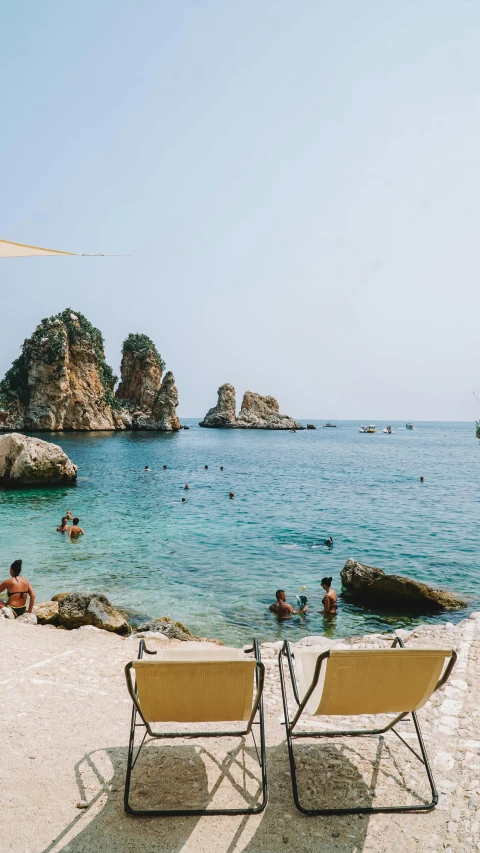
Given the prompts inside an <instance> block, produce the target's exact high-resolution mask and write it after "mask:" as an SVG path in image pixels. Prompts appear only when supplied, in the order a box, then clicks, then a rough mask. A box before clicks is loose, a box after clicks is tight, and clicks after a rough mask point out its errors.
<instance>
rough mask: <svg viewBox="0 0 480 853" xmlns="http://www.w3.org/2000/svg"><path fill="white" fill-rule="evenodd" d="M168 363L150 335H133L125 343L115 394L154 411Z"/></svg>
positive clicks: (141, 407) (142, 408) (142, 407)
mask: <svg viewBox="0 0 480 853" xmlns="http://www.w3.org/2000/svg"><path fill="white" fill-rule="evenodd" d="M164 368H165V362H164V361H163V359H162V357H161V356H160V354H159V353H158V352H157V348H156V346H155V344H154V343H153V341H152V340H150V338H147V336H146V335H129V336H128V338H127V339H126V340H125V341H124V343H123V349H122V365H121V368H120V376H121V381H120V385H119V386H118V388H117V391H116V393H115V396H116V397H117V398H118V399H119V400H121V401H122V402H123V401H126V402H128V403H131V404H132V405H133V406H134V407H135V408H136V409H140V410H141V411H151V410H152V408H153V405H154V403H155V400H156V398H157V395H158V392H159V389H160V385H161V382H162V372H163V370H164Z"/></svg>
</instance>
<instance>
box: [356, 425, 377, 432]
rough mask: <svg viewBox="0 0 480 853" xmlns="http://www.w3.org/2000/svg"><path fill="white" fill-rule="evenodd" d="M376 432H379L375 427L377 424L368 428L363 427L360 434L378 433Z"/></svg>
mask: <svg viewBox="0 0 480 853" xmlns="http://www.w3.org/2000/svg"><path fill="white" fill-rule="evenodd" d="M376 431H377V427H376V426H375V424H369V425H368V426H362V427H360V429H359V432H368V433H372V432H376Z"/></svg>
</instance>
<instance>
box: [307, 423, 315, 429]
mask: <svg viewBox="0 0 480 853" xmlns="http://www.w3.org/2000/svg"><path fill="white" fill-rule="evenodd" d="M316 428H317V427H316V426H315V424H307V429H316Z"/></svg>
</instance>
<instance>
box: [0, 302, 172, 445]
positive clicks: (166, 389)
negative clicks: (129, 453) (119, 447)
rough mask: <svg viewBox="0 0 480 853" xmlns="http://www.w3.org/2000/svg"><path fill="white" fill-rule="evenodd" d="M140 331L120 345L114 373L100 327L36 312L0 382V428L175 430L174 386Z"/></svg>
mask: <svg viewBox="0 0 480 853" xmlns="http://www.w3.org/2000/svg"><path fill="white" fill-rule="evenodd" d="M164 367H165V365H164V362H163V361H162V359H161V357H160V355H159V354H158V352H157V350H156V348H155V345H154V344H153V342H152V341H151V340H150V338H147V336H146V335H129V336H128V338H127V339H126V341H125V343H124V345H123V354H122V381H121V383H120V386H119V388H118V391H117V395H116V396H115V395H114V392H113V389H114V386H115V382H116V380H117V377H116V376H114V374H113V371H112V369H111V367H109V365H108V364H107V363H106V361H105V354H104V350H103V338H102V335H101V332H100V331H99V330H98V329H96V328H95V327H94V326H92V324H91V323H89V322H88V320H87V319H86V318H85V317H84V316H83V315H82V314H80V313H79V312H75V311H72V310H71V309H69V308H68V309H66V310H65V311H62V313H61V314H57V315H56V316H55V317H50V318H49V319H46V320H42V322H41V323H40V325H39V326H37V328H36V329H35V332H34V333H33V335H32V336H31V337H30V338H27V340H26V341H25V342H24V344H23V347H22V353H21V355H20V357H19V358H17V359H16V361H15V362H14V363H13V365H12V367H11V368H10V370H9V371H7V373H6V375H5V378H4V379H3V381H2V382H0V430H8V431H12V430H13V431H20V430H22V431H23V430H27V431H40V430H49V431H50V430H116V429H121V430H123V429H152V430H160V431H163V430H166V431H172V430H178V429H180V421H179V419H178V417H177V414H176V407H177V406H178V392H177V389H176V387H175V380H174V378H173V374H172V373H167V374H166V376H165V379H164V381H163V384H161V378H162V370H163V368H164Z"/></svg>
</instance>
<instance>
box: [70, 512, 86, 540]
mask: <svg viewBox="0 0 480 853" xmlns="http://www.w3.org/2000/svg"><path fill="white" fill-rule="evenodd" d="M79 521H80V519H79V518H77V517H75V518H74V519H73V524H72V526H71V527H69V528H68V535H69V537H70V539H78V537H79V536H84V535H85V531H84V530H82V528H81V527H79V524H78V522H79Z"/></svg>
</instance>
